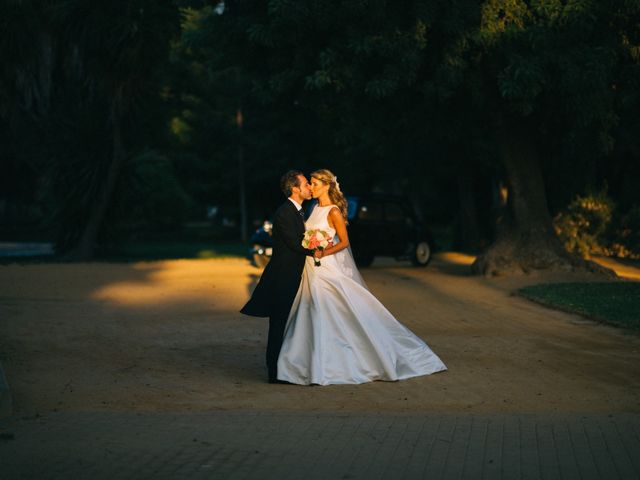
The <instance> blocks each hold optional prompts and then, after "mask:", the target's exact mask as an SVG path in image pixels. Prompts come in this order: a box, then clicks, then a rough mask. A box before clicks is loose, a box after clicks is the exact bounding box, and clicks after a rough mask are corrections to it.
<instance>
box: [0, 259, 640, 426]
mask: <svg viewBox="0 0 640 480" xmlns="http://www.w3.org/2000/svg"><path fill="white" fill-rule="evenodd" d="M469 261H470V259H469V258H466V257H464V256H461V255H455V254H441V255H439V256H438V257H437V258H436V259H434V261H433V262H432V264H431V265H430V266H429V267H428V268H426V269H416V268H413V267H411V266H409V265H408V264H404V263H397V262H394V261H391V260H389V261H387V262H386V263H385V262H384V261H378V260H377V261H376V263H374V265H373V267H371V268H369V269H365V270H363V275H364V277H365V280H366V281H367V282H368V285H369V287H370V289H371V290H372V292H373V293H374V294H375V295H376V296H377V297H378V298H379V299H380V300H381V301H382V302H383V303H384V304H385V305H386V306H387V308H388V309H389V310H390V311H391V312H392V313H393V314H394V315H395V316H396V317H397V318H398V319H399V320H400V321H401V322H403V323H404V324H405V325H407V326H408V327H409V328H410V329H411V330H413V331H414V332H415V333H416V334H417V335H419V336H420V337H421V338H423V339H424V340H425V341H426V342H427V343H428V344H429V345H430V346H431V348H432V349H433V350H434V351H435V352H436V353H438V354H439V355H440V357H441V358H442V359H443V361H444V362H445V363H446V364H447V366H448V368H449V370H448V371H447V372H443V373H438V374H435V375H432V376H427V377H419V378H414V379H410V380H406V381H402V382H374V383H371V384H366V385H359V386H328V387H319V386H312V387H301V386H292V385H269V384H267V383H266V382H265V369H264V350H265V339H266V332H267V321H266V320H263V319H258V318H251V317H245V316H243V315H241V314H239V313H238V309H239V308H240V307H241V306H242V305H243V304H244V302H245V301H246V299H247V298H248V295H249V292H250V291H251V289H252V288H253V286H254V285H255V282H256V280H257V278H258V277H259V275H260V271H259V270H257V269H256V268H254V267H252V266H251V265H249V263H248V262H247V261H245V260H241V259H227V260H178V261H161V262H143V263H135V264H105V263H89V264H75V265H68V264H40V265H8V266H0V358H1V360H2V363H3V365H4V369H5V373H6V375H7V377H8V381H9V384H10V386H11V388H12V392H13V398H14V409H15V411H16V413H18V414H23V415H30V414H35V413H44V412H47V411H55V410H59V411H65V410H66V411H68V410H76V411H77V410H133V411H190V410H192V411H203V410H219V409H259V410H289V411H291V410H305V411H321V410H330V411H334V412H335V411H341V410H344V411H395V412H404V411H406V412H416V411H431V412H433V411H438V412H514V411H518V412H565V411H566V412H568V411H585V412H586V411H599V412H605V411H606V412H620V411H626V412H640V335H638V334H634V333H631V332H628V331H625V330H620V329H616V328H613V327H608V326H604V325H600V324H597V323H594V322H592V321H588V320H585V319H583V318H581V317H579V316H576V315H570V314H566V313H563V312H558V311H554V310H550V309H547V308H545V307H542V306H540V305H537V304H535V303H532V302H529V301H527V300H525V299H523V298H520V297H517V296H514V295H513V294H512V292H513V291H514V290H515V289H516V288H518V287H520V286H523V285H527V284H534V283H541V282H545V281H566V280H577V279H582V280H584V279H586V280H589V278H586V277H575V276H571V275H535V276H526V277H512V278H497V279H486V278H479V277H474V276H470V275H469V269H468V263H469ZM625 268H627V270H626V274H628V275H629V276H634V275H638V273H639V271H638V270H637V269H634V268H633V267H625ZM637 278H640V275H638V277H637Z"/></svg>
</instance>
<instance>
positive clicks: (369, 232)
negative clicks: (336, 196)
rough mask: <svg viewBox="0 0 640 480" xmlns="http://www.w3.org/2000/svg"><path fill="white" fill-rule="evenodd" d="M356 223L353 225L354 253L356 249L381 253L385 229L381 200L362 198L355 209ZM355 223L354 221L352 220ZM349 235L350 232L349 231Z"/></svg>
mask: <svg viewBox="0 0 640 480" xmlns="http://www.w3.org/2000/svg"><path fill="white" fill-rule="evenodd" d="M356 216H357V225H354V227H356V228H354V232H353V234H354V238H353V239H352V242H353V244H354V247H353V248H354V254H355V253H356V249H357V250H359V251H360V253H365V252H366V253H371V254H373V255H378V254H381V253H382V252H381V251H380V250H381V249H385V248H386V247H385V245H384V244H385V242H386V234H387V231H386V230H387V229H386V228H385V224H384V218H383V217H384V211H383V205H382V202H381V201H379V200H378V199H375V198H374V199H371V198H363V199H361V200H360V203H359V205H358V209H357V213H356ZM354 223H355V222H354ZM349 235H350V236H351V235H352V234H351V233H349Z"/></svg>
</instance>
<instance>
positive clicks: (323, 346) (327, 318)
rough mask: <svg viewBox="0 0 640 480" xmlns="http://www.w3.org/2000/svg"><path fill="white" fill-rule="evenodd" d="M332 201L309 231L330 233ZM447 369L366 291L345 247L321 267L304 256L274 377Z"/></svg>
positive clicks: (325, 378) (366, 377)
mask: <svg viewBox="0 0 640 480" xmlns="http://www.w3.org/2000/svg"><path fill="white" fill-rule="evenodd" d="M333 207H334V205H328V206H324V207H320V206H316V207H315V209H314V210H313V212H312V213H311V216H310V217H309V219H308V220H307V222H306V228H307V230H310V229H316V228H319V229H322V230H325V231H327V232H328V233H329V234H330V235H332V236H335V234H336V231H335V230H334V229H333V228H331V227H330V226H329V222H328V220H327V217H328V214H329V211H330V210H331V208H333ZM336 241H338V238H337V237H336ZM446 369H447V367H446V366H445V365H444V363H442V361H441V360H440V358H438V356H437V355H436V354H435V353H433V352H432V351H431V349H430V348H429V347H428V346H427V344H426V343H424V342H423V341H422V340H421V339H420V338H418V337H417V336H416V335H414V334H413V333H412V332H411V331H410V330H409V329H408V328H406V327H404V326H403V325H401V324H400V323H399V322H398V321H397V320H396V319H395V318H394V317H393V315H391V313H389V311H388V310H387V309H386V308H385V307H384V306H383V305H382V304H381V303H380V302H379V301H378V300H377V299H376V298H375V297H374V296H373V294H371V292H370V291H369V290H368V289H367V286H366V285H365V283H364V281H363V280H362V277H361V276H360V274H359V272H358V269H357V268H356V265H355V263H354V261H353V256H352V255H351V252H350V250H349V249H344V250H341V251H339V252H337V253H335V254H333V255H328V256H326V257H324V258H322V260H321V266H319V267H316V266H315V265H314V260H313V258H311V257H307V260H306V264H305V267H304V271H303V274H302V281H301V283H300V288H299V289H298V293H297V295H296V298H295V300H294V302H293V306H292V308H291V313H290V314H289V319H288V321H287V326H286V329H285V334H284V340H283V343H282V349H281V350H280V356H279V357H278V379H280V380H285V381H287V382H291V383H297V384H301V385H309V384H318V385H329V384H357V383H365V382H371V381H374V380H389V381H391V380H402V379H405V378H411V377H416V376H419V375H429V374H431V373H435V372H440V371H442V370H446Z"/></svg>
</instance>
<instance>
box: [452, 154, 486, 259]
mask: <svg viewBox="0 0 640 480" xmlns="http://www.w3.org/2000/svg"><path fill="white" fill-rule="evenodd" d="M468 168H470V167H467V168H465V170H464V172H463V173H461V174H460V175H458V176H457V178H456V181H457V184H458V204H459V209H458V215H457V219H456V229H455V231H456V233H455V237H454V241H453V243H454V248H456V249H458V250H471V251H474V250H477V249H479V248H480V227H479V222H478V210H477V202H476V193H475V189H474V182H473V175H472V173H470V172H469V171H468Z"/></svg>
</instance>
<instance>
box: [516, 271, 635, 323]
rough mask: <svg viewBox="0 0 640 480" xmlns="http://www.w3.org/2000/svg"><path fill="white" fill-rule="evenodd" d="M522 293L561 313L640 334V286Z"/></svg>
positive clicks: (539, 288) (540, 288)
mask: <svg viewBox="0 0 640 480" xmlns="http://www.w3.org/2000/svg"><path fill="white" fill-rule="evenodd" d="M518 293H519V294H520V295H522V296H524V297H526V298H528V299H530V300H533V301H535V302H538V303H541V304H543V305H547V306H550V307H554V308H557V309H559V310H564V311H566V312H570V313H577V314H580V315H583V316H585V317H588V318H592V319H594V320H598V321H601V322H606V323H610V324H613V325H617V326H620V327H626V328H631V329H634V330H640V282H604V283H600V282H597V283H545V284H540V285H532V286H529V287H525V288H521V289H520V290H518Z"/></svg>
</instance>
